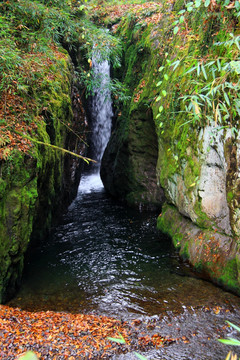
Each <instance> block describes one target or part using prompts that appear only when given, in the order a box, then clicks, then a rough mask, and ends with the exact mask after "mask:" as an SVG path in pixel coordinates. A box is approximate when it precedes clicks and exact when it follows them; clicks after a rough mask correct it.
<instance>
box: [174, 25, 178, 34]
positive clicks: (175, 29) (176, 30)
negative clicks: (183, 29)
mask: <svg viewBox="0 0 240 360" xmlns="http://www.w3.org/2000/svg"><path fill="white" fill-rule="evenodd" d="M178 30H179V27H178V26H175V28H174V29H173V33H174V35H176V34H177V33H178Z"/></svg>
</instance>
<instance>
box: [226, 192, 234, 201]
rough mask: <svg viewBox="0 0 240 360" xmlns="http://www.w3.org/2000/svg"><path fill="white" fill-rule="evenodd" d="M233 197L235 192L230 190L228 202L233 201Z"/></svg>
mask: <svg viewBox="0 0 240 360" xmlns="http://www.w3.org/2000/svg"><path fill="white" fill-rule="evenodd" d="M233 198H234V194H233V192H232V191H229V192H228V193H227V202H231V201H232V200H233Z"/></svg>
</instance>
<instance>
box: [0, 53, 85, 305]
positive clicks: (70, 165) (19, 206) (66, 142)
mask: <svg viewBox="0 0 240 360" xmlns="http://www.w3.org/2000/svg"><path fill="white" fill-rule="evenodd" d="M72 70H73V69H72V67H71V66H70V59H69V57H68V56H67V55H66V56H65V58H63V57H61V61H60V62H59V63H58V65H56V68H55V71H56V81H57V83H58V93H56V91H55V87H54V83H52V84H49V87H46V85H45V86H44V89H41V88H39V93H38V94H36V95H35V96H39V98H40V99H41V97H42V94H43V93H44V99H45V100H42V101H43V103H42V104H41V105H42V107H44V104H45V103H44V101H45V102H47V103H46V107H45V108H47V110H44V111H43V112H42V117H41V118H39V117H36V124H37V131H36V133H35V135H34V138H33V140H37V141H42V142H46V143H48V144H52V145H56V146H58V147H62V148H66V149H68V150H70V151H76V152H77V153H80V154H83V152H84V146H83V142H82V141H81V139H80V138H79V137H76V135H75V134H74V133H76V132H77V133H81V134H83V132H84V129H85V125H84V123H85V121H84V120H85V114H84V111H83V108H82V105H81V104H80V102H79V95H78V91H77V89H76V87H75V86H73V85H72ZM46 98H47V100H46ZM65 124H67V125H68V126H66V125H65ZM70 124H71V128H72V129H73V132H72V131H69V125H70ZM33 144H35V143H34V142H33ZM82 165H83V161H82V160H79V159H75V158H74V159H73V158H72V157H70V156H69V155H66V154H65V153H64V152H63V151H56V150H54V149H52V148H51V147H49V146H45V145H33V146H32V148H31V153H30V154H24V153H21V152H20V151H14V152H12V154H11V157H10V158H9V160H7V161H1V162H0V303H2V302H5V301H7V300H8V299H9V298H11V297H12V296H13V295H14V293H15V292H16V289H17V288H18V287H19V285H20V282H21V276H22V271H23V266H24V254H25V252H26V250H27V248H28V246H29V242H30V240H31V242H33V241H39V240H40V238H42V237H43V236H45V235H46V233H47V231H48V230H49V228H50V226H51V225H52V221H53V219H54V218H55V217H56V215H57V214H59V213H60V212H61V211H62V210H63V208H66V206H67V205H69V203H70V201H71V200H72V199H73V198H74V196H75V195H76V193H77V188H78V184H79V179H80V173H81V168H82Z"/></svg>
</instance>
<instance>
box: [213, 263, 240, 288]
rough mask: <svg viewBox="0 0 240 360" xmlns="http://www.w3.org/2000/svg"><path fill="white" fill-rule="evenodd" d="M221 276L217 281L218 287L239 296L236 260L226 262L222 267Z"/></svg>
mask: <svg viewBox="0 0 240 360" xmlns="http://www.w3.org/2000/svg"><path fill="white" fill-rule="evenodd" d="M222 272H223V274H222V275H221V277H220V278H219V279H218V282H219V284H220V285H224V286H225V287H226V288H228V289H229V290H233V291H234V292H237V293H238V294H239V295H240V285H239V282H238V264H237V260H236V258H234V259H232V260H230V261H228V262H227V264H226V266H224V267H223V271H222Z"/></svg>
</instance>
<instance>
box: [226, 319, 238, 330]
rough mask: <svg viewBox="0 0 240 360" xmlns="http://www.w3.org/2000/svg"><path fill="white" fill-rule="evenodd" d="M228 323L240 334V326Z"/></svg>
mask: <svg viewBox="0 0 240 360" xmlns="http://www.w3.org/2000/svg"><path fill="white" fill-rule="evenodd" d="M227 323H228V324H229V325H230V326H231V327H233V328H234V329H236V330H237V331H239V332H240V327H239V326H237V325H234V324H233V323H231V322H230V321H227Z"/></svg>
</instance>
